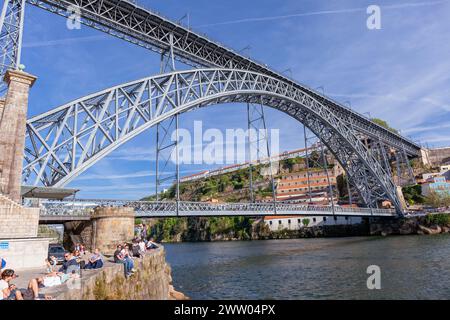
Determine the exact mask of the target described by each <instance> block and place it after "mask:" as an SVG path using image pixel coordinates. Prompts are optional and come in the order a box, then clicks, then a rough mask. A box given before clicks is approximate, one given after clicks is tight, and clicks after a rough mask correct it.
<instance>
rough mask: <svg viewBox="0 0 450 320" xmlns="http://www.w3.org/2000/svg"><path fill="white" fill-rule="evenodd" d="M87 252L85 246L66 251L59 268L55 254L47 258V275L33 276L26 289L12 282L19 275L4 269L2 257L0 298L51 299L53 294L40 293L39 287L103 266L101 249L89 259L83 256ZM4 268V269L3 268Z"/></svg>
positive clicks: (71, 279) (55, 284)
mask: <svg viewBox="0 0 450 320" xmlns="http://www.w3.org/2000/svg"><path fill="white" fill-rule="evenodd" d="M85 254H86V251H85V250H84V247H83V246H78V245H76V246H75V250H74V251H73V252H70V251H67V252H65V253H64V262H63V263H62V265H61V267H60V268H59V269H57V267H56V265H57V260H56V258H55V257H54V256H51V257H49V258H48V259H46V264H47V269H46V274H45V276H42V277H37V278H33V279H31V280H30V281H29V283H28V286H27V288H26V289H24V290H20V289H18V288H17V286H16V285H15V284H13V283H12V281H13V280H14V279H16V278H17V277H18V275H17V274H16V273H15V271H14V270H12V269H4V267H5V266H6V261H5V260H4V259H1V258H0V259H1V262H2V265H1V266H2V268H1V269H2V271H1V279H0V300H33V299H34V300H41V299H51V296H47V295H40V294H39V289H41V288H48V287H53V286H57V285H61V284H63V283H66V282H69V281H76V279H79V278H80V270H81V269H99V268H101V267H103V264H104V257H103V255H102V254H101V253H100V251H99V249H95V250H94V252H93V253H92V255H91V256H90V257H89V258H88V259H87V263H86V261H85V258H84V257H83V256H84V255H85ZM3 269H4V270H3Z"/></svg>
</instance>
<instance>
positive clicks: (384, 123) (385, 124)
mask: <svg viewBox="0 0 450 320" xmlns="http://www.w3.org/2000/svg"><path fill="white" fill-rule="evenodd" d="M371 120H372V122H375V123H376V124H378V125H379V126H382V127H383V128H386V129H388V130H389V131H392V132H394V133H398V131H397V130H396V129H394V128H392V127H391V126H389V124H388V123H387V122H386V121H384V120H381V119H378V118H372V119H371Z"/></svg>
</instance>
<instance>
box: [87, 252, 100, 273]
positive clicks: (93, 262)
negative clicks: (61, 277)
mask: <svg viewBox="0 0 450 320" xmlns="http://www.w3.org/2000/svg"><path fill="white" fill-rule="evenodd" d="M101 267H103V255H102V254H101V253H100V250H99V249H98V248H97V249H95V250H94V254H93V255H92V256H91V257H90V258H89V262H88V264H87V265H86V267H85V269H100V268H101Z"/></svg>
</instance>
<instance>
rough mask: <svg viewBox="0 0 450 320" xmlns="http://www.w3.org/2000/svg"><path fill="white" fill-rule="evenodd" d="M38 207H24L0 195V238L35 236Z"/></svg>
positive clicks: (37, 222)
mask: <svg viewBox="0 0 450 320" xmlns="http://www.w3.org/2000/svg"><path fill="white" fill-rule="evenodd" d="M38 225H39V208H25V207H22V206H21V205H20V204H18V203H16V202H14V201H12V200H10V199H8V198H7V197H5V196H2V195H0V239H1V238H14V239H17V238H34V237H37V232H38Z"/></svg>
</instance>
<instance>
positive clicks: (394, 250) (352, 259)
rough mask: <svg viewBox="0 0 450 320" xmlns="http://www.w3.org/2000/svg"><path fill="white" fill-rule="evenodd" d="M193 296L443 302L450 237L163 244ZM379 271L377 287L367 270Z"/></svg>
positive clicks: (449, 276)
mask: <svg viewBox="0 0 450 320" xmlns="http://www.w3.org/2000/svg"><path fill="white" fill-rule="evenodd" d="M165 248H166V251H167V261H168V262H169V263H170V265H171V267H172V276H173V281H174V285H175V288H176V289H177V290H179V291H182V292H183V293H185V294H186V295H188V296H189V297H191V298H192V299H449V298H450V235H436V236H397V237H395V236H392V237H385V238H382V237H354V238H321V239H295V240H267V241H233V242H204V243H180V244H165ZM369 265H378V266H380V268H381V286H382V288H381V290H368V289H367V286H366V281H367V277H368V276H369V275H368V274H367V273H366V269H367V267H368V266H369Z"/></svg>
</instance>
